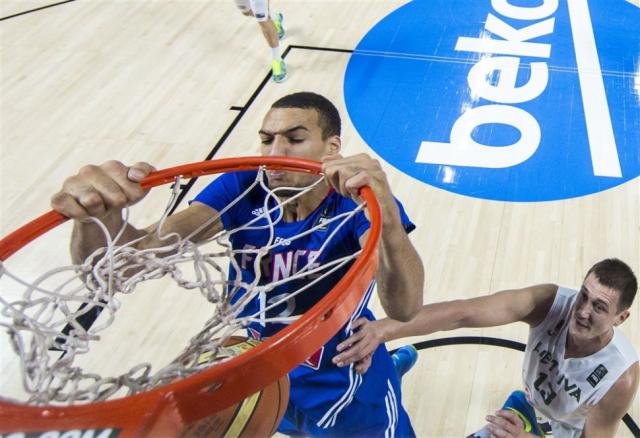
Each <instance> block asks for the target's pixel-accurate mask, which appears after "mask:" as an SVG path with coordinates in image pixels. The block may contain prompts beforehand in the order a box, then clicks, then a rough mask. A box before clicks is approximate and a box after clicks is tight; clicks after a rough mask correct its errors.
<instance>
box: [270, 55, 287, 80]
mask: <svg viewBox="0 0 640 438" xmlns="http://www.w3.org/2000/svg"><path fill="white" fill-rule="evenodd" d="M271 79H273V81H274V82H284V80H285V79H287V66H286V65H284V61H283V60H282V59H278V60H275V61H272V62H271Z"/></svg>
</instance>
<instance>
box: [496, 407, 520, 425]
mask: <svg viewBox="0 0 640 438" xmlns="http://www.w3.org/2000/svg"><path fill="white" fill-rule="evenodd" d="M496 417H499V418H502V419H503V420H505V421H506V422H508V423H510V424H511V425H513V426H519V425H520V424H522V421H521V420H520V418H519V417H518V416H517V415H516V414H515V412H513V411H510V410H508V409H501V410H499V411H498V412H496Z"/></svg>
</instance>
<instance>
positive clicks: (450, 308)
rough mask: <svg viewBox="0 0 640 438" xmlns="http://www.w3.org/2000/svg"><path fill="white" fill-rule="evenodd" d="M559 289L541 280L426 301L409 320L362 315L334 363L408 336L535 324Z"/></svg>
mask: <svg viewBox="0 0 640 438" xmlns="http://www.w3.org/2000/svg"><path fill="white" fill-rule="evenodd" d="M557 290H558V286H557V285H554V284H542V285H536V286H530V287H525V288H523V289H512V290H505V291H501V292H496V293H494V294H492V295H486V296H481V297H477V298H471V299H467V300H454V301H446V302H441V303H434V304H427V305H425V306H423V307H422V308H421V309H420V311H419V312H418V314H417V315H416V316H415V317H414V318H413V319H412V320H411V321H409V322H400V321H396V320H393V319H390V318H386V319H382V320H380V321H368V320H366V319H364V318H360V319H358V320H357V321H355V322H354V324H353V326H352V327H353V328H354V330H356V332H355V333H354V334H353V335H352V336H351V337H350V338H348V339H346V340H345V341H344V342H342V343H340V344H339V345H338V351H340V352H341V353H340V354H338V355H337V356H335V357H334V363H336V364H339V365H342V366H344V365H349V364H351V363H354V362H358V361H360V360H361V359H363V358H364V357H366V356H367V355H368V354H370V353H371V352H372V351H374V350H375V349H376V348H377V346H378V345H379V344H381V343H384V342H387V341H391V340H393V339H399V338H404V337H407V336H421V335H428V334H431V333H434V332H438V331H447V330H455V329H459V328H471V327H494V326H499V325H503V324H509V323H512V322H517V321H523V322H526V323H528V324H529V325H531V326H535V325H538V324H539V323H540V322H542V320H543V319H544V317H545V316H546V315H547V313H548V312H549V309H550V308H551V305H552V304H553V300H554V299H555V296H556V292H557Z"/></svg>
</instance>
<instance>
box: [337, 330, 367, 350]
mask: <svg viewBox="0 0 640 438" xmlns="http://www.w3.org/2000/svg"><path fill="white" fill-rule="evenodd" d="M363 337H364V333H362V332H359V331H358V332H355V333H354V334H352V335H351V336H349V337H348V338H347V339H345V340H344V341H342V342H340V343H339V344H338V345H337V346H336V350H337V351H343V350H346V349H348V348H350V347H351V346H353V345H354V344H357V343H358V342H359V341H360V340H361V339H362V338H363Z"/></svg>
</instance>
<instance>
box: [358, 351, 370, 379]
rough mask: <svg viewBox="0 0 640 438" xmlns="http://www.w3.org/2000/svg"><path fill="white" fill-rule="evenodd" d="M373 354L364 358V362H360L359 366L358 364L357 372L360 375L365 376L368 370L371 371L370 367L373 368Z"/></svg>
mask: <svg viewBox="0 0 640 438" xmlns="http://www.w3.org/2000/svg"><path fill="white" fill-rule="evenodd" d="M371 357H372V355H371V354H367V355H366V356H365V357H364V358H362V360H360V361H359V362H358V363H357V364H356V367H355V368H356V372H357V373H358V374H364V373H366V372H367V370H368V369H369V367H370V366H371Z"/></svg>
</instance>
